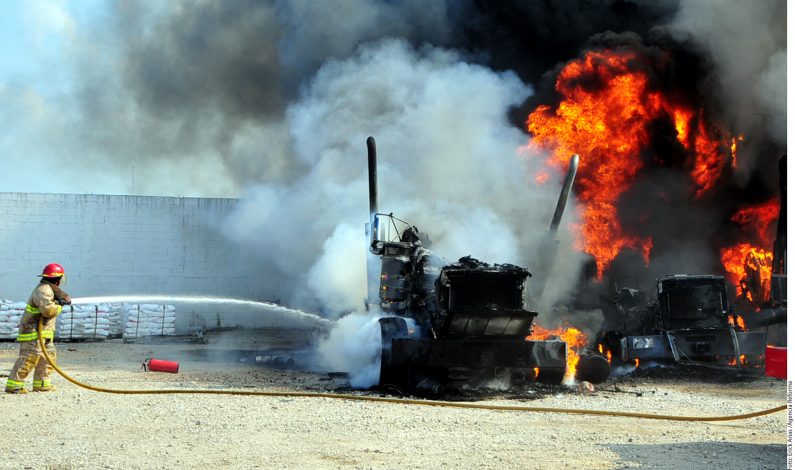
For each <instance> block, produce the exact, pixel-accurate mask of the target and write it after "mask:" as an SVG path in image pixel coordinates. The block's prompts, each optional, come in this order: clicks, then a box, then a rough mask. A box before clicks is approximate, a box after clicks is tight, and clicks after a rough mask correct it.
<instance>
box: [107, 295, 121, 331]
mask: <svg viewBox="0 0 795 470" xmlns="http://www.w3.org/2000/svg"><path fill="white" fill-rule="evenodd" d="M109 318H110V329H109V330H108V336H109V337H111V338H121V330H122V320H123V318H124V304H122V303H118V302H116V303H112V304H110V317H109Z"/></svg>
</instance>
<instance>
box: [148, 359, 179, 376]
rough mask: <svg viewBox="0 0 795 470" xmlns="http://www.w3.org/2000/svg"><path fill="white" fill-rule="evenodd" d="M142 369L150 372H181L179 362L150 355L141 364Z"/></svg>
mask: <svg viewBox="0 0 795 470" xmlns="http://www.w3.org/2000/svg"><path fill="white" fill-rule="evenodd" d="M141 369H143V370H145V371H150V372H170V373H172V374H176V373H177V372H179V362H176V361H164V360H162V359H155V358H153V357H150V358H148V359H146V360H144V362H143V364H141Z"/></svg>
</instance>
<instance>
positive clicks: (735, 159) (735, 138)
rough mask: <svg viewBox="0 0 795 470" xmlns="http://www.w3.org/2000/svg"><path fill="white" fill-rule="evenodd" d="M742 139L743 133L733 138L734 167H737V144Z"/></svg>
mask: <svg viewBox="0 0 795 470" xmlns="http://www.w3.org/2000/svg"><path fill="white" fill-rule="evenodd" d="M742 141H743V136H742V134H741V135H738V136H737V137H733V138H732V147H731V150H732V168H737V144H738V143H739V142H742Z"/></svg>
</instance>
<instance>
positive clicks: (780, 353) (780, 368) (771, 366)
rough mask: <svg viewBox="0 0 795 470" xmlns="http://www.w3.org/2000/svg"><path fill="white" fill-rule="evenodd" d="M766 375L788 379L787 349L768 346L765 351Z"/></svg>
mask: <svg viewBox="0 0 795 470" xmlns="http://www.w3.org/2000/svg"><path fill="white" fill-rule="evenodd" d="M765 375H767V376H768V377H776V378H778V379H786V378H787V348H779V347H776V346H768V347H767V349H766V350H765Z"/></svg>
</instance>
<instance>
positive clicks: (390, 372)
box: [367, 137, 567, 388]
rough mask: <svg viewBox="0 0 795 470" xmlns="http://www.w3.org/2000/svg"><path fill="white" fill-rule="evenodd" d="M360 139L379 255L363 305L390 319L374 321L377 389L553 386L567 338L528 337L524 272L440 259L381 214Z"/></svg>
mask: <svg viewBox="0 0 795 470" xmlns="http://www.w3.org/2000/svg"><path fill="white" fill-rule="evenodd" d="M367 144H368V151H369V152H368V153H369V155H368V156H369V173H370V223H369V224H368V228H367V232H368V244H369V250H370V252H371V253H373V254H376V255H378V256H379V257H380V260H381V270H380V275H378V279H379V284H378V294H377V299H374V298H372V297H371V298H369V299H368V301H367V303H368V308H371V309H372V308H380V309H381V310H382V311H383V312H384V313H385V314H387V315H388V316H387V317H385V318H382V319H381V320H380V326H381V338H382V348H381V376H380V380H379V385H381V386H389V385H392V386H397V387H410V388H422V387H429V388H430V387H433V388H436V387H444V386H453V387H460V386H472V387H478V386H481V385H483V384H486V383H488V382H489V381H491V380H493V379H501V380H509V381H510V383H511V384H513V385H516V384H519V383H524V382H532V381H539V382H544V383H560V382H561V381H562V380H563V377H564V375H565V373H566V355H567V345H566V343H565V342H563V341H527V340H526V338H527V337H528V336H529V335H530V333H531V330H532V325H533V320H534V319H535V317H536V316H537V315H538V314H537V313H536V312H532V311H529V310H527V309H526V308H525V289H526V284H527V280H528V279H529V278H530V273H529V271H528V270H527V269H525V268H522V267H520V266H515V265H511V264H500V265H490V264H486V263H483V262H480V261H478V260H476V259H474V258H471V257H464V258H461V259H460V260H459V261H458V262H455V263H449V262H446V261H445V260H443V259H441V258H440V257H439V256H437V255H435V254H434V253H433V252H432V251H430V249H429V248H430V238H429V237H428V236H427V235H426V234H424V233H422V232H420V231H419V230H418V229H417V228H416V227H414V226H411V225H409V224H408V223H406V222H404V221H402V220H400V219H397V218H396V217H394V216H393V215H392V214H384V213H379V212H378V210H377V196H376V191H377V186H376V184H375V178H376V176H375V175H376V165H375V142H374V141H373V139H372V137H371V138H369V139H368V142H367ZM374 274H375V273H369V274H368V278H373V277H375V276H374ZM368 292H373V290H370V289H368Z"/></svg>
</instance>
